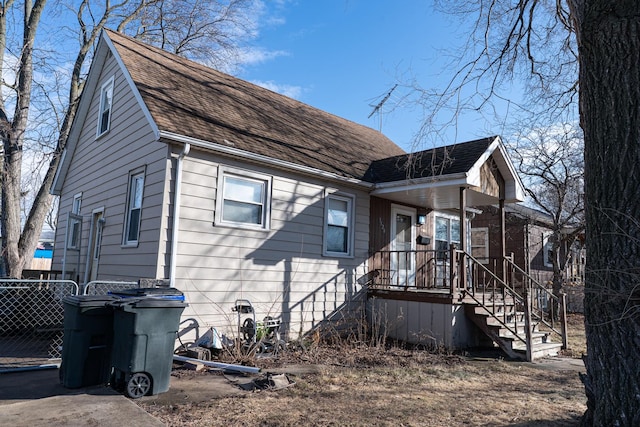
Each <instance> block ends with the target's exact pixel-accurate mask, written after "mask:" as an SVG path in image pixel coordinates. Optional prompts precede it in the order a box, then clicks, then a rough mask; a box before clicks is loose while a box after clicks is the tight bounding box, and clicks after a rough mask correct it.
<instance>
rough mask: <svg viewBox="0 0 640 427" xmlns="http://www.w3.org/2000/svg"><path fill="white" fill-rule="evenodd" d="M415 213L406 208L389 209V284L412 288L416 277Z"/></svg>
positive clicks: (394, 207)
mask: <svg viewBox="0 0 640 427" xmlns="http://www.w3.org/2000/svg"><path fill="white" fill-rule="evenodd" d="M415 223H416V211H415V209H410V208H406V207H400V206H393V207H392V208H391V236H392V240H391V260H390V261H391V284H392V285H395V286H414V285H415V276H416V253H415V249H416V247H415V242H416V239H415V228H414V226H413V225H414V224H415Z"/></svg>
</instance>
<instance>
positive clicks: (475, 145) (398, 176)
mask: <svg viewBox="0 0 640 427" xmlns="http://www.w3.org/2000/svg"><path fill="white" fill-rule="evenodd" d="M495 138H496V137H495V136H493V137H489V138H482V139H478V140H475V141H469V142H463V143H460V144H455V145H448V146H446V147H437V148H432V149H429V150H424V151H418V152H416V153H410V154H401V155H399V156H394V157H389V158H386V159H380V160H376V161H374V162H372V163H371V167H370V168H369V170H368V171H367V173H366V174H365V176H364V179H365V180H366V181H369V182H376V183H381V182H395V181H403V180H405V179H416V178H430V177H435V176H445V175H453V174H457V173H464V172H467V171H469V169H471V168H472V167H473V165H475V163H476V162H477V161H478V160H479V159H480V157H481V156H482V155H483V154H484V153H485V152H486V151H487V148H488V147H489V145H490V144H491V143H492V142H493V141H494V140H495Z"/></svg>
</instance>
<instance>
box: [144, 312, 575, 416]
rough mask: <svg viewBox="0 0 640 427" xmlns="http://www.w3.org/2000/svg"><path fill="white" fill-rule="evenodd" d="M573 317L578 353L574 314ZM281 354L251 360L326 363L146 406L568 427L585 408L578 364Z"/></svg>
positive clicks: (402, 353) (421, 354) (395, 352)
mask: <svg viewBox="0 0 640 427" xmlns="http://www.w3.org/2000/svg"><path fill="white" fill-rule="evenodd" d="M570 325H571V326H570V328H569V329H570V330H571V331H572V332H571V335H570V338H569V343H570V347H572V346H575V349H574V348H570V349H569V350H568V352H571V354H574V353H575V355H577V357H579V356H580V354H581V353H582V352H584V350H583V348H584V343H583V341H580V337H581V336H582V340H584V331H582V333H580V328H581V319H580V318H579V316H578V317H574V318H573V319H572V321H571V322H570ZM576 329H578V330H577V331H576ZM286 359H287V360H284V359H280V360H277V361H274V360H267V359H262V360H258V361H257V363H258V364H259V365H262V366H263V367H264V368H265V370H271V371H273V372H278V371H279V372H287V369H286V367H287V365H288V364H289V363H300V362H305V361H306V362H307V363H318V362H319V361H322V362H323V363H322V364H321V365H320V366H319V369H318V371H317V372H316V373H313V374H305V375H300V376H295V377H292V379H294V380H295V381H296V384H295V386H293V387H289V388H286V389H282V390H279V391H260V392H253V393H246V394H244V395H243V396H241V397H227V398H221V399H216V400H212V401H208V402H206V403H201V404H190V403H184V404H172V405H167V406H157V405H156V406H149V407H145V409H146V410H148V411H149V412H151V413H153V414H154V415H156V416H157V417H159V418H160V419H162V420H163V421H164V422H166V423H167V425H170V426H223V425H224V426H236V425H248V426H293V425H295V426H298V425H305V426H364V425H367V426H421V425H430V426H487V425H490V426H574V425H578V424H579V417H580V416H581V415H582V413H583V412H584V411H585V409H586V406H585V397H584V389H583V386H582V384H581V383H580V380H579V379H578V374H577V372H575V371H572V370H562V369H561V368H556V369H553V370H549V369H542V368H541V367H539V366H536V365H532V364H527V363H516V362H504V361H501V360H499V359H486V360H483V361H477V360H469V359H465V358H463V357H459V356H456V355H451V354H433V353H428V352H425V351H411V350H406V349H399V348H395V347H393V348H390V349H383V348H371V347H364V346H360V347H354V346H318V347H315V348H313V349H311V350H310V351H308V352H306V353H304V354H299V353H294V352H291V353H290V354H288V355H287V356H286ZM142 406H144V404H142Z"/></svg>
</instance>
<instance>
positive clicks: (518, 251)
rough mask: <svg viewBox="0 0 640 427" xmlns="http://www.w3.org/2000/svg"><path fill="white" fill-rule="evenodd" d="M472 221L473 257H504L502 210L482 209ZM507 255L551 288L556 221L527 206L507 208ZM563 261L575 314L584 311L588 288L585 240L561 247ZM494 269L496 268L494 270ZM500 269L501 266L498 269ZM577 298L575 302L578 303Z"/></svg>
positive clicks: (566, 286)
mask: <svg viewBox="0 0 640 427" xmlns="http://www.w3.org/2000/svg"><path fill="white" fill-rule="evenodd" d="M478 209H479V213H478V214H477V215H475V217H474V219H473V220H472V225H471V226H472V229H471V233H472V243H471V245H472V252H471V253H472V255H473V256H474V257H475V258H476V259H483V261H486V262H487V263H488V264H492V263H495V260H497V259H499V258H500V254H499V253H498V250H497V248H498V247H499V240H500V238H501V237H500V236H501V234H500V226H499V224H500V221H499V216H500V215H499V214H500V213H499V209H498V207H496V206H481V207H479V208H478ZM504 238H505V252H506V254H507V255H509V256H513V260H514V263H515V264H516V265H518V266H520V267H521V268H522V269H524V270H525V271H526V272H527V273H528V274H529V275H530V276H531V277H533V278H534V279H536V280H537V281H538V282H539V283H541V284H545V285H547V286H548V287H549V288H551V283H552V281H553V263H552V256H553V255H552V253H551V251H552V246H553V245H552V243H553V242H552V239H553V218H552V217H551V216H550V215H549V214H546V213H544V212H542V211H539V210H537V209H533V208H530V207H527V206H524V205H509V206H507V207H506V208H505V233H504ZM560 251H561V259H565V257H566V259H567V265H566V267H565V272H564V281H565V290H566V291H567V292H568V293H569V295H570V296H572V295H573V294H574V293H576V295H577V298H572V300H571V301H569V306H570V307H569V308H570V310H571V311H581V310H579V308H580V307H581V303H580V301H579V299H580V297H581V295H582V292H580V289H581V287H582V286H583V285H584V267H585V253H584V252H585V250H584V244H583V239H582V238H578V239H577V240H576V242H574V244H573V245H571V246H570V247H567V244H566V243H565V244H564V245H562V246H561V247H560ZM492 268H496V267H493V266H492ZM496 269H497V270H499V267H497V268H496ZM574 299H575V300H574Z"/></svg>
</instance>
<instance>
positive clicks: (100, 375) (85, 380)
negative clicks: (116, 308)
mask: <svg viewBox="0 0 640 427" xmlns="http://www.w3.org/2000/svg"><path fill="white" fill-rule="evenodd" d="M116 299H117V298H115V297H113V296H109V295H71V296H67V297H65V298H64V299H63V300H62V303H63V305H64V336H63V341H62V363H61V365H60V372H59V374H60V382H61V383H62V385H63V386H64V387H66V388H79V387H87V386H91V385H98V384H106V383H107V382H109V378H110V376H111V346H112V342H113V309H112V308H111V306H110V305H109V303H111V302H113V301H114V300H116Z"/></svg>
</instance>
